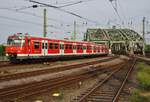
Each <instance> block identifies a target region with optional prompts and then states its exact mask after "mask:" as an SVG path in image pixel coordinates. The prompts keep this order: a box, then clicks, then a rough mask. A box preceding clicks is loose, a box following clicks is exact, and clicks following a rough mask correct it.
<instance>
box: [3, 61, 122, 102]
mask: <svg viewBox="0 0 150 102" xmlns="http://www.w3.org/2000/svg"><path fill="white" fill-rule="evenodd" d="M123 65H124V64H118V65H115V66H113V67H111V68H93V70H87V71H85V72H83V73H80V74H74V75H69V76H64V77H59V78H54V79H49V80H44V81H40V82H34V83H28V84H25V85H20V86H13V87H10V88H5V89H1V90H0V99H1V100H7V101H8V100H9V101H10V100H14V99H21V98H25V97H27V96H31V95H35V94H39V93H43V92H47V91H49V90H53V89H55V88H57V87H60V86H64V85H70V84H73V83H75V82H78V81H81V80H85V79H88V78H89V77H92V76H95V75H97V73H98V72H100V73H106V72H110V71H112V70H114V69H116V68H118V67H122V66H123Z"/></svg>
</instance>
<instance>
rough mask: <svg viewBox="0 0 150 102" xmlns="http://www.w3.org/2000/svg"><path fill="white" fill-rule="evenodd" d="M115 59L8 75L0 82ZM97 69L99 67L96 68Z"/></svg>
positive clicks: (1, 77) (1, 78)
mask: <svg viewBox="0 0 150 102" xmlns="http://www.w3.org/2000/svg"><path fill="white" fill-rule="evenodd" d="M116 58H117V57H112V58H109V59H103V60H97V61H91V62H86V63H85V62H84V63H80V64H73V65H68V66H62V67H61V66H60V67H56V68H49V69H43V70H36V71H30V72H22V73H15V74H8V75H3V76H0V82H2V81H9V80H16V79H21V78H27V77H31V76H38V75H42V74H47V73H54V72H60V71H65V70H71V69H74V68H81V67H83V66H84V67H85V66H89V65H94V64H99V63H101V62H106V61H111V60H114V59H116ZM98 67H99V66H98Z"/></svg>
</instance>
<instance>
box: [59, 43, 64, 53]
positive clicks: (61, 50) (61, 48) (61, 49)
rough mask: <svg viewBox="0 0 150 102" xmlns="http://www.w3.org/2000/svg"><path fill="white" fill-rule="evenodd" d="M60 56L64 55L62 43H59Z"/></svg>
mask: <svg viewBox="0 0 150 102" xmlns="http://www.w3.org/2000/svg"><path fill="white" fill-rule="evenodd" d="M60 54H61V55H64V43H63V42H60Z"/></svg>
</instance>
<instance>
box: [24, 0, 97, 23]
mask: <svg viewBox="0 0 150 102" xmlns="http://www.w3.org/2000/svg"><path fill="white" fill-rule="evenodd" d="M25 1H29V2H32V3H36V4H40V5H45V6H47V7H51V8H54V9H57V10H59V11H62V12H65V13H67V14H70V15H73V16H75V17H78V18H81V19H84V20H86V21H89V22H91V23H95V24H99V23H98V22H97V21H93V20H90V19H88V18H85V17H83V16H80V15H78V14H76V13H74V12H70V11H67V10H64V9H61V8H59V7H57V6H54V5H51V4H46V3H42V2H38V1H34V0H25Z"/></svg>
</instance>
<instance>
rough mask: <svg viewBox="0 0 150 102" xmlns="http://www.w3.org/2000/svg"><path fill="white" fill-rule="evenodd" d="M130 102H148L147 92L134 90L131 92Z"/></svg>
mask: <svg viewBox="0 0 150 102" xmlns="http://www.w3.org/2000/svg"><path fill="white" fill-rule="evenodd" d="M130 102H150V97H149V95H147V92H144V91H142V90H139V89H135V90H133V91H132V96H131V97H130Z"/></svg>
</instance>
